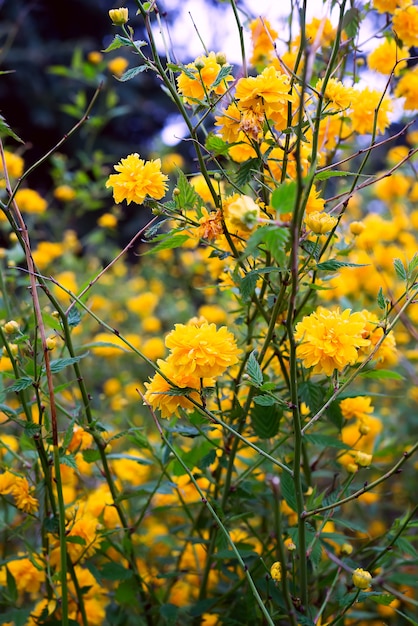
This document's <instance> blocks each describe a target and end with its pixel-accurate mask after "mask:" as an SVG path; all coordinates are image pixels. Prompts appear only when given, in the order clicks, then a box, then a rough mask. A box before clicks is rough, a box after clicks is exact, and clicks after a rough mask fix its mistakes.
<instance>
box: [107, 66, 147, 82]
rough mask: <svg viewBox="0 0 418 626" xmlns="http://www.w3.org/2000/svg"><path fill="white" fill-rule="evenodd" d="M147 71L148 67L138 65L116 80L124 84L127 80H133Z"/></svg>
mask: <svg viewBox="0 0 418 626" xmlns="http://www.w3.org/2000/svg"><path fill="white" fill-rule="evenodd" d="M147 69H148V65H138V66H137V67H131V69H129V70H126V72H124V73H123V74H122V76H120V77H118V76H115V78H116V80H118V81H120V82H121V83H124V82H126V81H127V80H131V79H132V78H134V77H135V76H136V75H137V74H140V73H141V72H145V70H147Z"/></svg>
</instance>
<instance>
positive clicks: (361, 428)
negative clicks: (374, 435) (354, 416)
mask: <svg viewBox="0 0 418 626" xmlns="http://www.w3.org/2000/svg"><path fill="white" fill-rule="evenodd" d="M358 431H359V433H360V435H368V434H369V432H370V426H368V425H367V424H365V423H364V422H360V424H359V427H358Z"/></svg>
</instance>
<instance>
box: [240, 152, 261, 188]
mask: <svg viewBox="0 0 418 626" xmlns="http://www.w3.org/2000/svg"><path fill="white" fill-rule="evenodd" d="M261 165H262V163H261V159H248V161H245V162H244V163H240V166H239V168H238V170H237V172H236V174H235V177H234V178H235V180H234V182H235V184H236V185H237V186H238V187H244V186H245V185H246V184H247V183H248V182H249V181H250V180H251V179H252V178H253V175H254V173H257V172H259V171H260V167H261Z"/></svg>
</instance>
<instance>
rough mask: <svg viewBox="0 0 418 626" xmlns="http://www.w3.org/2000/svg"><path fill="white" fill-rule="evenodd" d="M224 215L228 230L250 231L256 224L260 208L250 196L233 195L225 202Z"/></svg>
mask: <svg viewBox="0 0 418 626" xmlns="http://www.w3.org/2000/svg"><path fill="white" fill-rule="evenodd" d="M224 213H225V219H226V221H227V225H228V230H230V231H231V232H233V231H234V230H236V229H237V228H238V229H239V230H244V231H250V230H253V228H254V226H256V225H257V223H258V218H259V217H260V207H259V205H258V204H256V203H255V202H254V200H253V199H252V198H251V197H250V196H246V195H238V194H235V195H234V196H232V198H228V199H227V200H226V201H225V204H224Z"/></svg>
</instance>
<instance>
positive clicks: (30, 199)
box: [15, 189, 47, 213]
mask: <svg viewBox="0 0 418 626" xmlns="http://www.w3.org/2000/svg"><path fill="white" fill-rule="evenodd" d="M15 201H16V204H17V206H18V207H19V209H20V210H21V211H23V212H26V213H44V212H45V210H46V207H47V202H46V200H44V198H42V196H40V195H39V193H38V192H37V191H35V190H34V189H18V190H17V191H16V195H15Z"/></svg>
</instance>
